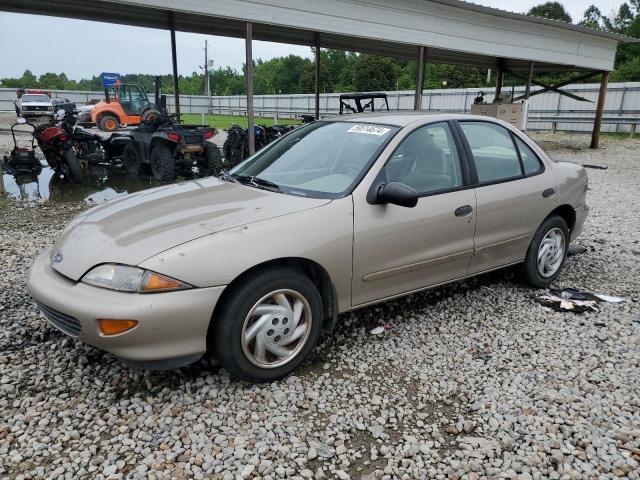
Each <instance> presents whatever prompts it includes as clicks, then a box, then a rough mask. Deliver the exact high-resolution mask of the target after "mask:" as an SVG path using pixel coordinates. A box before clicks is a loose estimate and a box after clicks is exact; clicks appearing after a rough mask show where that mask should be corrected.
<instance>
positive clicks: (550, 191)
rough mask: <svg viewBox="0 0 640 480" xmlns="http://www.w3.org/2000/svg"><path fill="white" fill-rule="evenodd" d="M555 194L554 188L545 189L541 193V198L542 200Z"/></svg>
mask: <svg viewBox="0 0 640 480" xmlns="http://www.w3.org/2000/svg"><path fill="white" fill-rule="evenodd" d="M555 194H556V190H555V188H547V189H546V190H545V191H544V192H542V196H543V197H544V198H549V197H553V196H554V195H555Z"/></svg>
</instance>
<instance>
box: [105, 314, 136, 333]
mask: <svg viewBox="0 0 640 480" xmlns="http://www.w3.org/2000/svg"><path fill="white" fill-rule="evenodd" d="M136 325H138V321H137V320H114V319H110V318H99V319H98V327H100V331H101V332H102V334H103V335H117V334H119V333H124V332H126V331H128V330H131V329H132V328H134V327H135V326H136Z"/></svg>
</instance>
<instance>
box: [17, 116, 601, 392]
mask: <svg viewBox="0 0 640 480" xmlns="http://www.w3.org/2000/svg"><path fill="white" fill-rule="evenodd" d="M586 191H587V176H586V174H585V171H584V169H583V168H582V167H581V166H579V165H576V164H573V163H567V162H555V161H553V160H551V159H550V158H549V157H548V156H547V155H546V154H545V153H544V152H543V151H542V150H541V149H540V148H539V147H538V146H537V145H536V144H535V143H534V142H532V141H531V140H530V139H529V138H528V137H527V136H525V135H523V134H522V133H521V132H519V131H518V130H516V129H514V128H513V127H511V126H510V125H508V124H506V123H503V122H500V121H496V120H492V119H489V118H485V117H475V116H466V115H428V114H424V113H416V114H407V113H403V114H384V115H376V114H371V115H357V116H349V117H341V118H340V119H335V120H326V121H318V122H314V123H311V124H308V125H305V126H303V127H300V128H298V129H295V130H294V131H292V132H290V133H288V134H287V135H285V136H284V137H282V138H281V139H280V140H278V141H277V142H274V143H273V144H271V145H270V146H268V147H267V148H265V149H263V150H262V151H260V152H258V153H257V154H256V155H254V156H253V157H251V158H250V159H248V160H246V161H245V162H244V163H242V164H240V165H239V166H238V167H236V168H235V169H233V170H232V171H231V172H229V173H226V174H224V175H223V176H221V177H220V178H219V179H218V178H213V177H211V178H205V179H201V180H196V181H190V182H185V183H180V184H176V185H169V186H165V187H160V188H155V189H152V190H147V191H143V192H139V193H136V194H133V195H128V196H126V197H123V198H119V199H116V200H114V201H111V202H109V203H107V204H104V205H102V206H98V207H96V208H93V209H91V210H88V211H86V212H85V213H83V214H81V215H80V216H78V217H77V218H75V219H74V220H73V221H72V222H71V223H70V224H69V225H68V226H67V228H66V229H65V230H64V232H63V233H62V235H61V236H60V238H59V239H58V241H57V243H56V244H55V245H54V246H53V247H52V248H50V249H47V250H46V251H44V252H43V253H42V254H41V255H40V256H39V257H38V258H37V259H36V260H35V262H34V264H33V266H32V268H31V271H30V275H29V288H30V291H31V294H32V295H33V297H34V298H35V299H36V300H37V302H38V304H39V305H40V308H41V310H42V312H43V313H44V315H45V316H46V318H47V319H48V320H49V321H50V322H51V323H52V324H53V325H54V326H56V327H57V328H59V329H60V330H62V331H63V332H65V333H66V334H68V335H71V336H73V337H76V338H78V339H80V340H81V341H83V342H86V343H88V344H91V345H95V346H97V347H100V348H102V349H105V350H107V351H109V352H112V353H114V354H115V355H117V356H118V357H120V358H121V359H122V360H123V361H125V363H127V364H130V365H133V366H138V367H143V368H157V369H166V368H174V367H178V366H180V365H184V364H187V363H189V362H193V361H195V360H197V359H199V358H200V357H201V356H202V355H204V354H205V353H207V352H209V353H211V354H212V355H214V356H215V357H216V358H217V359H218V361H219V362H220V363H221V364H222V365H223V366H224V367H225V368H226V369H227V370H228V371H229V372H230V373H231V374H232V375H234V376H235V377H237V378H241V379H245V380H249V381H256V382H259V381H267V380H272V379H275V378H279V377H282V376H284V375H287V374H288V373H290V372H291V371H292V370H294V369H295V368H296V367H298V366H299V365H300V364H301V363H302V362H303V360H304V359H305V357H306V356H307V355H308V353H309V352H310V351H311V350H312V348H313V347H314V345H315V344H316V342H317V340H318V338H319V337H320V335H321V333H322V332H326V333H330V332H331V331H332V329H333V327H334V325H335V322H336V320H337V316H338V314H339V313H341V312H346V311H349V310H353V309H356V308H360V307H363V306H365V305H370V304H373V303H376V302H381V301H384V300H388V299H390V298H394V297H398V296H401V295H406V294H408V293H411V292H416V291H419V290H423V289H426V288H430V287H434V286H436V285H442V284H443V283H447V282H452V281H455V280H459V279H463V278H466V277H469V276H472V275H477V274H480V273H483V272H487V271H490V270H495V269H498V268H502V267H507V266H511V265H516V264H520V265H519V271H520V273H521V276H522V279H523V280H524V281H525V282H527V283H529V284H530V285H532V286H535V287H544V286H546V285H548V284H549V283H551V282H552V281H553V280H554V279H555V278H556V277H557V275H558V274H559V273H560V271H561V270H562V267H563V264H564V262H565V259H566V253H567V246H568V244H569V242H570V240H571V239H573V238H575V237H576V236H577V235H579V233H580V232H581V230H582V225H583V223H584V220H585V217H586V215H587V212H588V208H587V206H586V203H585V196H586Z"/></svg>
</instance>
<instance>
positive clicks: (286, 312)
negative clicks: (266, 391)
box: [207, 268, 322, 382]
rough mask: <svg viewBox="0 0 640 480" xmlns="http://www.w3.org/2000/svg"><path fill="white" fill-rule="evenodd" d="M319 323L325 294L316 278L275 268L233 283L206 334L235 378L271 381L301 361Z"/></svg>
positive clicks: (285, 373)
mask: <svg viewBox="0 0 640 480" xmlns="http://www.w3.org/2000/svg"><path fill="white" fill-rule="evenodd" d="M321 323H322V299H321V297H320V294H319V292H318V289H317V288H316V286H315V285H314V284H313V282H312V281H311V280H310V279H309V278H308V277H307V276H305V275H304V274H302V273H300V272H298V271H296V270H292V269H288V268H272V269H268V270H263V271H260V272H257V273H255V274H253V275H251V276H250V277H248V278H247V279H246V280H245V281H243V282H242V284H240V285H237V286H236V287H235V288H234V287H232V290H231V291H230V292H229V293H228V295H227V296H226V299H225V300H224V304H223V305H222V306H221V308H220V310H219V312H217V313H216V318H214V319H213V321H212V323H211V325H210V326H209V332H208V334H207V336H208V340H209V345H210V346H211V347H212V349H213V353H214V355H215V357H216V358H217V359H218V361H219V362H220V364H221V365H222V366H223V367H224V368H225V369H226V370H227V371H228V372H229V373H230V374H231V375H232V376H233V377H235V378H238V379H240V380H245V381H248V382H268V381H272V380H276V379H278V378H281V377H284V376H286V375H288V374H289V373H291V372H292V371H294V370H295V369H296V368H298V367H299V366H300V364H302V362H303V361H304V360H305V358H306V357H307V356H308V355H309V353H310V352H311V350H312V349H313V347H314V346H315V344H316V343H317V341H318V338H319V336H320V331H321Z"/></svg>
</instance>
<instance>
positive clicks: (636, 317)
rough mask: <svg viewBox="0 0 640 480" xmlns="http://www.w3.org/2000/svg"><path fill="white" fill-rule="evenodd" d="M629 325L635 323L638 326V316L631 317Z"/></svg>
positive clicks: (639, 316)
mask: <svg viewBox="0 0 640 480" xmlns="http://www.w3.org/2000/svg"><path fill="white" fill-rule="evenodd" d="M631 323H637V324H638V325H640V315H636V316H635V317H633V318H632V319H631Z"/></svg>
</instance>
